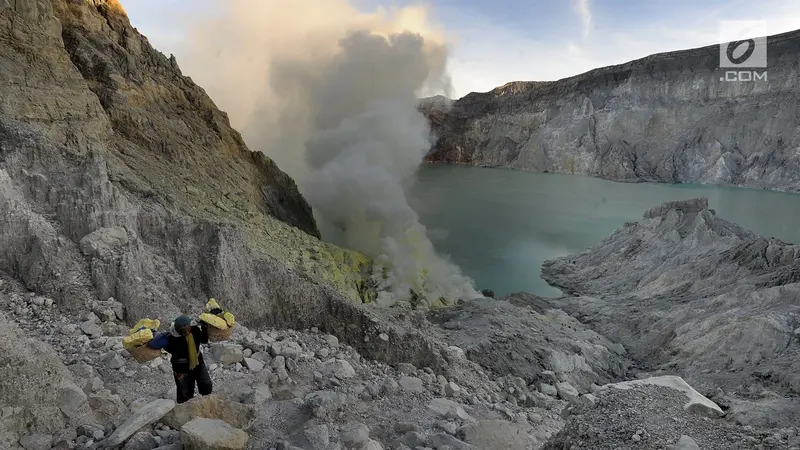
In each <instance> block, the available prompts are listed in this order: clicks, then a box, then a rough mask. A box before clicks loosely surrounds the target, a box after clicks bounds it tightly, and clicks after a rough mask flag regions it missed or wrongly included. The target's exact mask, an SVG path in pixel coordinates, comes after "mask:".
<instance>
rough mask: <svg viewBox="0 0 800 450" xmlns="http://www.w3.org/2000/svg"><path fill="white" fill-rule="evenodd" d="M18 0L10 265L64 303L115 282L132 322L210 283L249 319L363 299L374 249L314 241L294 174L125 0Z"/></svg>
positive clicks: (5, 159) (1, 121)
mask: <svg viewBox="0 0 800 450" xmlns="http://www.w3.org/2000/svg"><path fill="white" fill-rule="evenodd" d="M0 3H2V2H0ZM12 4H13V5H14V6H8V5H6V6H1V5H0V63H1V64H0V75H2V79H3V80H4V81H3V83H2V85H0V98H2V99H3V101H2V102H0V272H5V273H7V274H8V275H10V276H12V277H13V278H16V279H19V280H21V281H23V282H24V284H25V285H26V287H27V288H29V289H31V290H36V291H39V292H41V293H43V294H46V295H49V296H51V297H53V298H55V299H56V300H57V301H58V302H59V305H60V306H61V307H65V308H67V309H79V308H82V307H83V305H84V304H85V303H86V302H87V301H88V300H91V299H103V300H104V299H106V298H108V297H110V296H114V297H116V298H117V299H119V300H120V301H122V302H123V303H124V304H125V305H126V306H127V307H128V312H129V315H130V316H129V318H133V320H134V321H135V320H136V318H138V317H143V316H159V317H161V318H169V317H170V316H172V315H173V314H176V313H177V312H178V311H179V310H187V309H189V308H196V307H197V302H198V301H199V300H202V299H207V298H208V297H210V296H214V297H217V298H220V299H223V300H224V301H226V302H227V303H228V304H229V305H230V306H229V307H230V308H232V309H238V310H239V311H248V312H250V314H240V317H241V320H242V321H243V322H244V323H248V322H249V323H255V322H259V321H269V322H280V321H283V320H303V319H299V318H300V317H304V315H307V314H312V315H313V314H315V313H311V312H310V311H314V310H315V308H313V307H308V306H307V305H306V306H304V305H303V303H304V302H307V303H313V302H316V301H322V302H323V303H325V304H326V305H327V303H326V302H327V301H328V300H330V299H331V298H333V297H336V298H341V299H344V298H346V297H349V298H351V299H357V298H359V296H360V294H361V291H360V290H359V289H361V287H362V285H361V281H362V275H361V270H362V269H363V268H364V265H366V264H368V260H366V258H364V257H363V255H359V254H356V253H355V252H349V251H346V250H343V249H339V248H337V247H334V246H331V245H327V244H324V243H321V242H320V241H319V240H318V239H317V237H318V236H319V232H318V230H317V227H316V224H315V222H314V218H313V215H312V212H311V209H310V207H309V206H308V204H307V203H306V202H305V200H304V199H303V198H302V197H301V195H300V194H299V192H298V190H297V188H296V186H295V184H294V182H293V180H292V179H291V178H289V177H288V176H287V175H286V174H285V173H283V172H282V171H280V170H279V169H278V168H277V167H276V166H275V164H274V163H273V162H272V161H271V160H270V159H268V158H267V157H265V156H264V155H263V154H261V153H260V152H251V151H250V150H248V149H247V147H246V146H245V144H244V142H243V140H242V138H241V136H240V135H239V133H237V132H236V131H235V130H233V129H232V128H231V127H230V125H229V123H228V119H227V116H226V115H225V113H223V112H221V111H219V110H218V109H217V108H216V107H215V106H214V104H213V102H212V101H211V100H210V99H209V97H208V96H207V95H206V94H205V92H204V91H203V90H202V89H201V88H200V87H198V86H197V85H195V84H194V83H193V82H192V81H191V79H189V78H188V77H184V76H183V75H182V74H181V72H180V69H179V68H178V66H177V63H176V61H175V60H174V58H167V57H165V56H164V55H162V54H161V53H159V52H157V51H156V50H154V49H153V48H152V47H151V46H150V44H149V43H148V41H147V39H146V38H144V37H143V36H141V35H140V34H139V33H138V32H137V31H136V30H135V29H134V28H133V27H132V26H131V25H130V23H129V21H128V19H127V17H126V16H125V13H124V11H123V10H122V7H121V6H120V5H119V4H118V3H117V2H116V1H114V0H92V1H88V0H82V1H74V0H69V1H67V0H44V1H38V2H16V3H13V2H12ZM2 5H5V3H2ZM315 282H325V283H328V284H331V285H332V286H333V287H334V289H333V290H331V291H330V292H329V293H325V292H323V289H322V288H320V287H319V286H318V285H317V283H315ZM334 291H336V292H334ZM340 294H341V295H340ZM331 296H333V297H331ZM294 308H303V311H304V312H303V313H302V314H298V313H297V312H296V311H295V310H294ZM325 308H327V306H325Z"/></svg>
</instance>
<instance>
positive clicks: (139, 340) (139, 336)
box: [122, 328, 153, 349]
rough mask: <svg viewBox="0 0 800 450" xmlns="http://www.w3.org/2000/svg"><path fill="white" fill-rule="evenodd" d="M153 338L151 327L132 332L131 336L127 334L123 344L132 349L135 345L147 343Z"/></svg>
mask: <svg viewBox="0 0 800 450" xmlns="http://www.w3.org/2000/svg"><path fill="white" fill-rule="evenodd" d="M152 339H153V331H152V330H150V329H149V328H145V329H143V330H139V331H136V332H134V333H132V334H131V335H130V336H125V337H124V338H123V339H122V346H123V347H125V348H126V349H131V348H134V347H139V346H141V345H144V344H147V343H148V342H150V341H151V340H152Z"/></svg>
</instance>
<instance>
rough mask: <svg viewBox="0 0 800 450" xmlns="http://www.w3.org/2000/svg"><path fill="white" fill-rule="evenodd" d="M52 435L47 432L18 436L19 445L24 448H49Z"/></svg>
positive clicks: (32, 449) (45, 449) (35, 449)
mask: <svg viewBox="0 0 800 450" xmlns="http://www.w3.org/2000/svg"><path fill="white" fill-rule="evenodd" d="M52 443H53V436H50V435H47V434H31V435H28V436H24V437H22V438H20V440H19V445H21V446H22V448H24V449H25V450H50V445H51V444H52Z"/></svg>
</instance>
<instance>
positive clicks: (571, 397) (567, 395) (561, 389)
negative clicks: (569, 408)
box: [556, 382, 580, 403]
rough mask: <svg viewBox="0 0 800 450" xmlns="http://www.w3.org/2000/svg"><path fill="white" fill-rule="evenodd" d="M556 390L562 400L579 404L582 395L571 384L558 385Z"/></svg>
mask: <svg viewBox="0 0 800 450" xmlns="http://www.w3.org/2000/svg"><path fill="white" fill-rule="evenodd" d="M556 390H558V395H559V396H560V397H561V398H563V399H564V400H566V401H568V402H570V403H574V402H577V401H578V397H579V396H580V393H578V390H577V389H575V387H574V386H572V385H571V384H569V383H566V382H564V383H557V384H556Z"/></svg>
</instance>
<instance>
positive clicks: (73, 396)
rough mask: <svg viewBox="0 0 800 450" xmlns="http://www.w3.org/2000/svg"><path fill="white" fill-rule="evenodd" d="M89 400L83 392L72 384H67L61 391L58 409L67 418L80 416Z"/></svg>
mask: <svg viewBox="0 0 800 450" xmlns="http://www.w3.org/2000/svg"><path fill="white" fill-rule="evenodd" d="M87 400H88V397H86V394H85V393H84V392H83V390H81V389H80V388H79V387H78V386H75V385H74V384H72V383H67V384H65V385H64V386H62V387H61V390H60V391H59V397H58V407H59V408H60V409H61V411H62V412H63V413H64V414H66V415H67V417H74V416H76V415H78V414H80V412H81V408H82V407H83V406H84V405H85V404H86V402H87Z"/></svg>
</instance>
